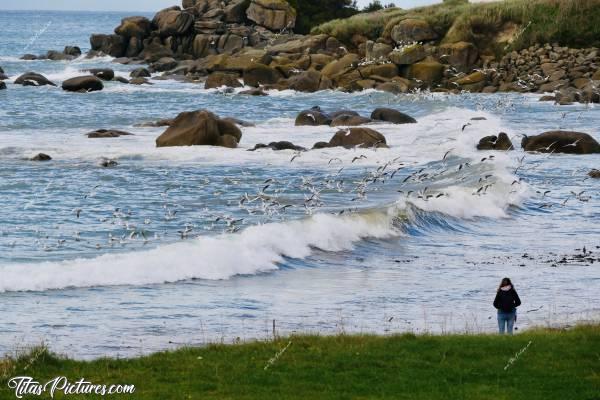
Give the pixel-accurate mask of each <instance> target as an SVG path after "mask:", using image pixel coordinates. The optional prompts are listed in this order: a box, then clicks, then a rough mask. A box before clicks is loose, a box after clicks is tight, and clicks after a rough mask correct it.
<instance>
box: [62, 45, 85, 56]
mask: <svg viewBox="0 0 600 400" xmlns="http://www.w3.org/2000/svg"><path fill="white" fill-rule="evenodd" d="M63 53H64V54H66V55H69V56H73V57H79V56H80V55H81V49H80V48H79V47H78V46H65V49H64V50H63Z"/></svg>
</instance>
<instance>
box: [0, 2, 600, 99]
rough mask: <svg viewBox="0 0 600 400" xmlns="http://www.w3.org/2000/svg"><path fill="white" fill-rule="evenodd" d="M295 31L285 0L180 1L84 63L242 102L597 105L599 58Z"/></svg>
mask: <svg viewBox="0 0 600 400" xmlns="http://www.w3.org/2000/svg"><path fill="white" fill-rule="evenodd" d="M295 23H296V10H294V8H293V7H291V6H290V5H289V4H288V3H287V2H286V1H284V0H224V1H217V0H183V2H182V6H181V7H180V6H173V7H170V8H167V9H164V10H161V11H159V12H158V13H156V15H155V16H154V18H153V19H152V20H149V19H148V18H145V17H141V16H133V17H127V18H124V19H123V20H122V21H121V24H120V25H119V26H118V27H116V28H115V30H114V33H112V34H93V35H91V37H90V44H91V50H90V51H89V52H88V53H87V55H86V57H96V56H105V55H108V56H111V57H114V62H117V63H122V64H144V65H147V67H140V68H139V69H136V70H135V71H133V72H132V73H131V76H130V79H126V78H124V77H115V76H114V74H113V76H112V77H111V78H110V80H118V81H119V82H122V83H132V84H149V83H151V81H150V80H149V78H151V76H152V74H155V75H154V77H153V78H152V79H176V80H180V81H186V82H196V83H201V84H204V86H205V88H218V87H223V86H226V87H230V88H232V87H233V88H235V87H241V86H249V87H253V88H256V90H248V91H246V92H244V94H248V95H266V94H267V93H266V92H265V90H271V89H277V90H285V89H291V90H296V91H300V92H316V91H319V90H332V89H333V90H341V91H345V92H355V91H361V90H365V89H375V90H380V91H385V92H391V93H395V94H400V93H408V92H411V91H418V90H431V91H433V92H446V93H455V94H457V93H461V92H463V91H467V92H482V93H494V92H520V93H540V94H542V93H547V95H546V96H543V97H542V98H541V100H547V101H554V102H556V103H557V104H561V105H567V104H571V103H573V102H582V103H598V102H600V52H599V50H598V49H597V48H581V49H574V48H568V47H564V46H560V45H559V44H538V45H534V46H531V47H528V48H526V49H522V50H520V51H512V52H509V53H508V54H505V55H504V56H502V57H500V58H498V59H497V57H496V56H494V55H490V53H489V51H487V50H484V49H481V48H480V47H481V45H480V46H479V47H478V46H477V45H476V44H475V43H471V42H466V41H459V42H449V41H448V38H447V37H443V36H442V35H441V34H440V33H439V30H436V29H434V27H432V26H430V24H429V23H428V22H427V21H426V20H424V19H418V18H406V19H402V20H400V21H398V23H397V24H396V25H394V26H393V28H392V29H390V30H389V33H388V34H387V35H386V34H383V33H382V34H381V36H380V37H379V38H378V39H376V40H369V39H368V38H367V37H365V36H361V35H354V36H353V37H352V40H351V43H350V44H348V43H342V41H340V40H339V39H338V38H336V37H334V36H331V35H328V34H314V35H298V34H294V33H293V28H294V26H295ZM520 33H521V32H520V31H519V30H518V29H516V28H515V29H512V30H508V32H504V36H506V37H504V38H503V39H502V40H504V42H506V43H510V42H511V41H514V40H516V39H517V38H518V35H519V34H520ZM504 42H502V43H504ZM80 55H81V50H80V49H79V48H78V47H76V46H67V47H66V48H65V49H64V50H63V51H62V52H59V51H52V50H51V51H48V52H47V53H46V54H44V55H41V56H35V55H31V54H28V55H25V56H23V59H28V60H29V59H50V60H71V59H74V58H76V57H78V56H80ZM156 74H160V76H157V75H156ZM92 75H95V74H94V73H92ZM3 78H7V77H6V76H2V72H1V71H0V79H3ZM98 78H100V79H105V80H107V79H106V78H103V77H98ZM88 81H89V78H88ZM90 85H91V87H93V88H94V90H101V88H99V87H100V85H99V84H98V83H97V82H95V83H94V84H91V83H90V82H88V84H87V85H82V86H79V87H75V88H74V90H76V91H87V90H89V89H90Z"/></svg>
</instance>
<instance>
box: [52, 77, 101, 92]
mask: <svg viewBox="0 0 600 400" xmlns="http://www.w3.org/2000/svg"><path fill="white" fill-rule="evenodd" d="M62 89H63V90H66V91H67V92H94V91H97V90H102V89H104V85H103V84H102V81H101V80H100V79H98V78H97V77H95V76H93V75H87V76H78V77H75V78H71V79H67V80H66V81H64V82H63V83H62Z"/></svg>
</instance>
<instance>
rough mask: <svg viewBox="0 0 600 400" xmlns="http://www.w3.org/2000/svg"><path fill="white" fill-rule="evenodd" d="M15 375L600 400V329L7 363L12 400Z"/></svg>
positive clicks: (204, 391) (195, 389)
mask: <svg viewBox="0 0 600 400" xmlns="http://www.w3.org/2000/svg"><path fill="white" fill-rule="evenodd" d="M283 349H285V350H283ZM278 353H279V355H278V356H277V354H278ZM517 353H520V354H518V355H516V354H517ZM265 367H266V369H265ZM7 371H8V372H9V373H8V376H17V375H26V376H32V377H34V378H35V379H36V380H38V381H40V382H46V381H47V380H50V379H52V378H54V377H56V376H66V377H68V378H69V379H70V380H72V381H76V380H77V379H79V378H81V377H84V378H85V379H86V380H88V381H91V382H92V383H95V384H107V385H108V384H117V383H119V384H134V385H135V386H136V391H135V393H134V394H133V395H127V396H124V395H121V396H119V395H113V396H106V397H99V396H97V397H94V396H89V395H88V396H74V395H70V396H63V395H62V393H58V395H57V396H56V397H55V398H59V399H60V398H69V399H71V398H86V399H87V398H131V399H149V400H150V399H151V400H157V399H161V400H169V399H423V400H434V399H494V400H499V399H500V400H501V399H511V400H518V399H527V400H535V399H543V400H550V399H561V400H563V399H577V400H593V399H596V400H597V399H600V325H588V326H578V327H575V328H573V329H569V330H544V329H538V330H531V331H527V332H523V333H521V334H519V335H515V336H513V337H508V336H497V335H448V336H428V335H425V336H415V335H412V334H404V335H399V336H345V335H342V336H331V337H327V336H325V337H321V336H294V337H290V338H286V339H280V340H277V341H274V342H255V343H247V344H240V345H211V346H209V347H205V348H185V349H181V350H178V351H174V352H163V353H157V354H154V355H151V356H148V357H142V358H136V359H123V360H113V359H100V360H96V361H93V362H80V361H72V360H67V359H64V358H59V357H56V356H54V355H52V354H49V353H48V352H46V351H42V352H39V353H37V354H36V355H34V356H33V357H32V356H31V355H28V356H23V357H20V358H19V359H17V360H11V359H6V360H4V361H1V362H0V376H1V375H2V374H3V372H4V375H5V377H4V378H2V381H1V382H0V383H1V384H2V387H1V388H0V399H3V400H4V399H14V398H15V397H14V393H13V391H11V390H9V389H8V388H7V379H6V372H7ZM24 398H49V397H48V395H44V396H40V397H38V396H30V397H27V396H25V397H24Z"/></svg>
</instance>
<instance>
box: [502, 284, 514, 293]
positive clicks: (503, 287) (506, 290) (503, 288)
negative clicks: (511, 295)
mask: <svg viewBox="0 0 600 400" xmlns="http://www.w3.org/2000/svg"><path fill="white" fill-rule="evenodd" d="M510 289H512V285H506V286H502V287H501V288H500V290H502V291H505V292H508V291H509V290H510Z"/></svg>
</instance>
